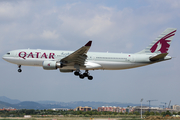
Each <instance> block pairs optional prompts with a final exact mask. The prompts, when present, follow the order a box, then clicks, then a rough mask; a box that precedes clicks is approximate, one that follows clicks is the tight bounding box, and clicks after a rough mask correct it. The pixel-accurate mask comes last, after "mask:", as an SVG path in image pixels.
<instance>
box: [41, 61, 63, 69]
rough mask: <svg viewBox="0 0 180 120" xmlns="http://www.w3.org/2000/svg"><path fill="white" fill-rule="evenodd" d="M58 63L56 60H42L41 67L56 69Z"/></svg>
mask: <svg viewBox="0 0 180 120" xmlns="http://www.w3.org/2000/svg"><path fill="white" fill-rule="evenodd" d="M60 66H61V65H60V63H57V62H56V61H44V62H43V69H45V70H56V69H57V68H60Z"/></svg>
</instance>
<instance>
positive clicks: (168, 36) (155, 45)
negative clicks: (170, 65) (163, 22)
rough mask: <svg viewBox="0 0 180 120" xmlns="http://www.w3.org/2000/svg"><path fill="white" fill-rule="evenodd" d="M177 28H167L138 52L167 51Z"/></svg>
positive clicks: (157, 52)
mask: <svg viewBox="0 0 180 120" xmlns="http://www.w3.org/2000/svg"><path fill="white" fill-rule="evenodd" d="M176 30H177V29H176V28H167V29H166V30H165V31H164V32H163V33H161V35H159V36H158V37H157V38H156V39H155V40H154V41H153V42H152V43H151V44H150V45H149V46H148V47H146V48H145V49H144V50H142V51H140V52H138V54H143V53H156V54H160V53H167V51H168V50H169V47H170V44H171V41H172V39H173V37H174V35H175V32H176Z"/></svg>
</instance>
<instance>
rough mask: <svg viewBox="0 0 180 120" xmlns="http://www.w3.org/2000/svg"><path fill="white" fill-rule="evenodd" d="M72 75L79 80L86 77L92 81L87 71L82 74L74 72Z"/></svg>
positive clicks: (78, 71) (77, 71)
mask: <svg viewBox="0 0 180 120" xmlns="http://www.w3.org/2000/svg"><path fill="white" fill-rule="evenodd" d="M74 75H76V76H79V78H81V79H84V77H87V78H88V79H89V80H92V79H93V76H91V75H90V74H89V72H88V70H86V71H85V72H84V73H83V74H82V73H81V71H80V70H76V71H75V72H74Z"/></svg>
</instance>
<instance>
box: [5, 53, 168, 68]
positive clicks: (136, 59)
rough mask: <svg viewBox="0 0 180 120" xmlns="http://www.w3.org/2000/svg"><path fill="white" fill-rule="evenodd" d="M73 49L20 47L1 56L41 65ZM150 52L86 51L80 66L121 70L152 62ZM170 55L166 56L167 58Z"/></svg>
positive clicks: (17, 61) (6, 58) (15, 60)
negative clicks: (82, 64) (85, 57)
mask: <svg viewBox="0 0 180 120" xmlns="http://www.w3.org/2000/svg"><path fill="white" fill-rule="evenodd" d="M71 53H73V51H58V50H40V49H21V50H14V51H10V52H8V53H7V54H5V55H4V56H3V59H4V60H6V61H8V62H10V63H13V64H17V65H24V66H43V62H44V61H57V62H59V61H60V60H61V59H63V58H64V57H66V56H68V55H70V54H71ZM152 55H155V54H153V53H151V54H124V53H103V52H88V53H87V56H88V57H87V59H86V61H85V66H80V69H82V70H97V69H103V70H121V69H129V68H135V67H140V66H145V65H149V64H152V63H154V62H152V61H150V60H149V58H150V56H152ZM169 58H170V57H168V56H167V59H169ZM60 69H71V70H75V67H74V65H72V66H71V65H68V66H64V67H62V68H60Z"/></svg>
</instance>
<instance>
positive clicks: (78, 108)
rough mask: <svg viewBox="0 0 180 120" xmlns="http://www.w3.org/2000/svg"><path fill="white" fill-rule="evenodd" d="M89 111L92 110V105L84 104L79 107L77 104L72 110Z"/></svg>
mask: <svg viewBox="0 0 180 120" xmlns="http://www.w3.org/2000/svg"><path fill="white" fill-rule="evenodd" d="M80 110H81V111H91V110H92V107H88V106H85V107H81V106H78V107H76V108H75V109H74V111H80Z"/></svg>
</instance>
